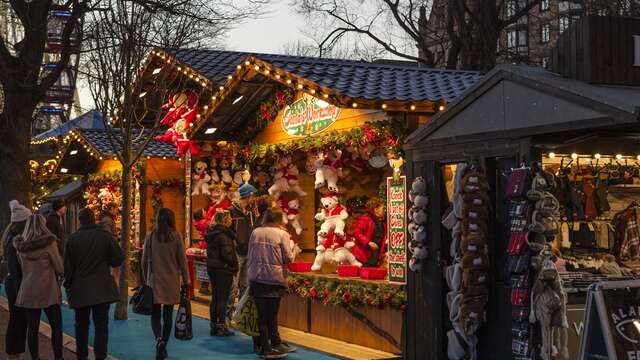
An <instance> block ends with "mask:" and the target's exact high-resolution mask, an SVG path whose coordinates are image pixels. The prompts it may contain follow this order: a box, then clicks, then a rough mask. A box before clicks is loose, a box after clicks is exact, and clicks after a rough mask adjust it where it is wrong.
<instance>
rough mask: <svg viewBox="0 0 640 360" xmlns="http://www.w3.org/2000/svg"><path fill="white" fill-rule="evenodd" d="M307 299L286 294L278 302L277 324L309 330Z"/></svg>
mask: <svg viewBox="0 0 640 360" xmlns="http://www.w3.org/2000/svg"><path fill="white" fill-rule="evenodd" d="M308 310H309V309H308V304H307V301H306V300H305V299H303V298H301V297H300V296H298V295H292V294H286V295H285V296H283V297H282V300H281V302H280V311H279V312H278V324H280V325H281V326H284V327H288V328H291V329H295V330H300V331H304V332H309V316H308V315H309V311H308Z"/></svg>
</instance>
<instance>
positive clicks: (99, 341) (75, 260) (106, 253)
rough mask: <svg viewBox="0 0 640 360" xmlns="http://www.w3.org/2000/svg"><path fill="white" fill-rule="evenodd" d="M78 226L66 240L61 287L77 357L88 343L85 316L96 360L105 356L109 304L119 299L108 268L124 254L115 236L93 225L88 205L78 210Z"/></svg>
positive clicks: (116, 262)
mask: <svg viewBox="0 0 640 360" xmlns="http://www.w3.org/2000/svg"><path fill="white" fill-rule="evenodd" d="M78 219H79V221H80V229H79V230H78V231H77V232H76V233H74V234H73V235H71V236H70V237H69V239H68V240H67V244H66V250H65V259H64V273H65V281H64V287H65V289H66V291H67V298H68V300H69V306H70V307H71V308H72V309H74V310H75V312H76V344H77V354H78V359H86V358H87V354H88V346H89V317H90V315H91V313H93V322H94V326H95V332H96V333H95V338H94V344H93V347H94V353H95V355H96V360H101V359H105V358H106V357H107V341H108V337H109V305H110V304H111V303H114V302H116V301H118V300H119V294H118V287H117V285H116V282H115V280H114V279H113V277H112V276H111V273H110V268H112V267H116V266H120V265H121V264H122V261H124V254H123V253H122V250H121V249H120V246H119V245H118V243H117V241H116V239H115V237H114V236H113V235H112V234H110V233H109V232H107V231H105V230H104V229H103V228H102V227H100V226H99V225H96V221H95V215H94V214H93V212H92V211H91V210H90V209H87V208H85V209H82V210H80V212H79V214H78Z"/></svg>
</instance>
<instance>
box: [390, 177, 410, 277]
mask: <svg viewBox="0 0 640 360" xmlns="http://www.w3.org/2000/svg"><path fill="white" fill-rule="evenodd" d="M406 199H407V178H406V177H405V176H401V177H400V179H399V180H397V181H395V180H393V178H392V177H388V178H387V239H388V242H389V282H391V283H396V284H405V283H406V282H407V200H406Z"/></svg>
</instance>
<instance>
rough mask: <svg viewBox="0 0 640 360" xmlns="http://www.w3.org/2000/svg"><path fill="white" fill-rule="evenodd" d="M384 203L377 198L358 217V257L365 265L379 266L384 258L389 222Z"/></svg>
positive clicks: (355, 234) (367, 204) (355, 251)
mask: <svg viewBox="0 0 640 360" xmlns="http://www.w3.org/2000/svg"><path fill="white" fill-rule="evenodd" d="M385 215H386V213H385V208H384V204H383V203H382V201H380V200H379V199H377V198H373V199H370V200H369V201H367V203H366V205H365V213H363V214H361V215H359V216H358V217H357V218H356V222H355V225H354V229H353V238H354V242H355V247H354V248H353V249H352V252H353V254H354V255H355V256H356V259H358V261H360V262H361V263H362V266H365V267H377V266H379V265H380V263H381V262H382V259H383V258H384V254H385V250H386V243H387V222H386V216H385Z"/></svg>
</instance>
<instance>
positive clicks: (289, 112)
mask: <svg viewBox="0 0 640 360" xmlns="http://www.w3.org/2000/svg"><path fill="white" fill-rule="evenodd" d="M339 114H340V108H339V107H337V106H334V105H331V104H329V103H328V102H326V101H324V100H320V99H318V98H315V97H313V96H311V95H307V94H304V95H303V96H302V97H301V98H300V99H298V100H296V101H295V102H294V103H293V104H291V105H289V106H287V107H286V108H284V111H283V112H282V129H283V130H284V131H285V132H286V133H287V134H289V135H291V136H299V137H305V136H309V135H314V134H317V133H319V132H322V131H324V130H326V129H327V128H328V127H329V126H331V125H332V124H333V123H334V122H336V119H337V118H338V115H339Z"/></svg>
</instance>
